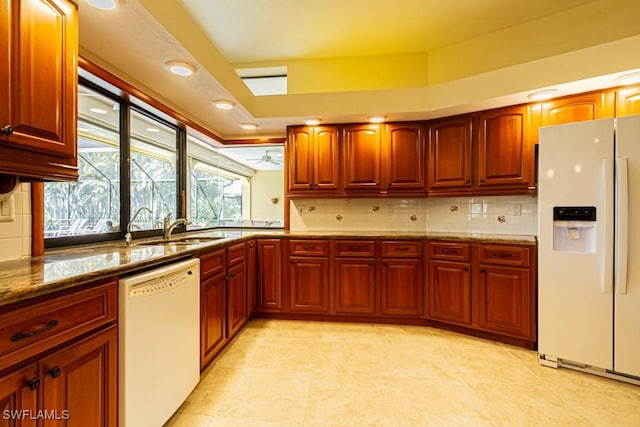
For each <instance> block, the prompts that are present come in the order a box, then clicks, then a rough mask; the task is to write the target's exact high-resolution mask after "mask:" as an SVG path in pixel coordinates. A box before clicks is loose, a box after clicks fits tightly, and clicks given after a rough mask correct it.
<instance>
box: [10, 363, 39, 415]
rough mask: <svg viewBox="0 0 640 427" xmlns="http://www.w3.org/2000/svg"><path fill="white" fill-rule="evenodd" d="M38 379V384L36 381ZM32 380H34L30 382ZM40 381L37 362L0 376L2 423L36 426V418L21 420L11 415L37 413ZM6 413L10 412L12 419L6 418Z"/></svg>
mask: <svg viewBox="0 0 640 427" xmlns="http://www.w3.org/2000/svg"><path fill="white" fill-rule="evenodd" d="M36 380H37V384H36V382H35V381H36ZM30 381H33V382H31V383H30ZM39 381H40V379H39V378H38V368H37V366H36V364H32V365H29V366H27V367H24V368H22V369H20V370H18V371H14V372H10V373H9V374H7V375H5V376H3V377H0V413H1V414H2V415H3V417H2V418H1V420H2V421H0V425H2V426H15V427H35V425H36V420H35V419H30V418H29V417H25V419H22V420H20V419H17V418H16V417H11V414H21V413H28V414H29V413H30V414H35V413H36V411H37V405H38V393H39V391H38V390H39V388H40V383H39ZM36 385H37V387H36ZM22 411H25V412H22ZM5 414H8V415H9V418H10V419H6V418H5V416H4V415H5Z"/></svg>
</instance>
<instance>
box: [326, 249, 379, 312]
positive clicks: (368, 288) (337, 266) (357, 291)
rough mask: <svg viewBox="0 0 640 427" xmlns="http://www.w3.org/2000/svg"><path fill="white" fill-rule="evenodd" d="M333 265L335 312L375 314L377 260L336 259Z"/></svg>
mask: <svg viewBox="0 0 640 427" xmlns="http://www.w3.org/2000/svg"><path fill="white" fill-rule="evenodd" d="M333 265H334V272H335V273H334V279H333V288H334V300H333V301H334V312H335V313H337V314H374V313H375V311H376V298H375V293H376V262H375V258H336V259H335V261H334V263H333Z"/></svg>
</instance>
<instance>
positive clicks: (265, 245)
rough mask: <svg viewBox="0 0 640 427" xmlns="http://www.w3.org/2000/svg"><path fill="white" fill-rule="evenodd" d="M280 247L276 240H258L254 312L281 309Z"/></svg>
mask: <svg viewBox="0 0 640 427" xmlns="http://www.w3.org/2000/svg"><path fill="white" fill-rule="evenodd" d="M281 262H282V245H281V244H280V240H278V239H260V240H258V262H257V264H256V269H257V279H256V280H257V282H258V283H257V298H258V299H257V303H256V310H259V311H280V310H281V309H282V266H281Z"/></svg>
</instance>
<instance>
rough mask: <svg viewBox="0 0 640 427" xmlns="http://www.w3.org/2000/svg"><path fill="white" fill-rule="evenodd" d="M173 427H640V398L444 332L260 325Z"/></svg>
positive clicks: (525, 353)
mask: <svg viewBox="0 0 640 427" xmlns="http://www.w3.org/2000/svg"><path fill="white" fill-rule="evenodd" d="M169 426H170V427H205V426H207V427H209V426H225V427H227V426H231V427H233V426H257V427H262V426H304V427H311V426H323V427H324V426H350V427H351V426H536V427H537V426H563V427H564V426H571V427H573V426H625V427H626V426H640V387H638V386H633V385H629V384H625V383H621V382H617V381H613V380H609V379H605V378H600V377H596V376H593V375H588V374H583V373H580V372H575V371H571V370H567V369H552V368H546V367H542V366H539V365H538V362H537V359H536V353H535V352H534V351H529V350H524V349H521V348H517V347H512V346H508V345H505V344H500V343H495V342H492V341H486V340H482V339H478V338H473V337H468V336H464V335H459V334H455V333H451V332H447V331H443V330H439V329H432V328H427V327H413V326H393V325H369V324H348V323H323V322H294V321H277V320H264V319H256V320H252V321H250V322H249V323H248V324H247V326H246V327H245V328H244V329H243V330H242V331H241V332H240V334H239V335H238V336H237V337H236V338H235V339H234V340H233V342H232V343H230V345H229V346H228V347H227V348H226V349H225V350H224V351H223V353H221V354H220V355H219V356H218V358H217V359H216V360H215V361H214V363H213V364H212V365H211V366H210V367H209V368H207V370H206V371H205V372H204V373H203V375H202V380H201V382H200V384H199V385H198V387H197V388H196V389H195V390H194V391H193V393H191V395H190V396H189V398H188V399H187V401H186V402H185V403H184V404H183V405H182V406H181V407H180V409H179V410H178V412H177V413H176V414H175V415H174V416H173V417H172V418H171V419H170V420H169V422H168V423H167V424H166V427H169Z"/></svg>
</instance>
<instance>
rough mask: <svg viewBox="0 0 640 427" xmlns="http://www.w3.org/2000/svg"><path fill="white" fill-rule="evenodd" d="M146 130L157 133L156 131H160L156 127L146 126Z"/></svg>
mask: <svg viewBox="0 0 640 427" xmlns="http://www.w3.org/2000/svg"><path fill="white" fill-rule="evenodd" d="M147 132H152V133H157V132H160V129H158V128H147Z"/></svg>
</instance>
